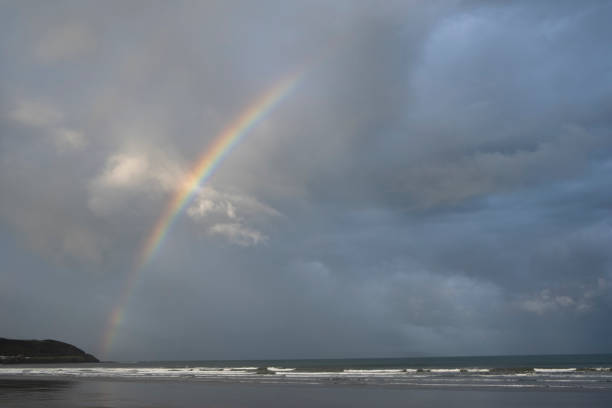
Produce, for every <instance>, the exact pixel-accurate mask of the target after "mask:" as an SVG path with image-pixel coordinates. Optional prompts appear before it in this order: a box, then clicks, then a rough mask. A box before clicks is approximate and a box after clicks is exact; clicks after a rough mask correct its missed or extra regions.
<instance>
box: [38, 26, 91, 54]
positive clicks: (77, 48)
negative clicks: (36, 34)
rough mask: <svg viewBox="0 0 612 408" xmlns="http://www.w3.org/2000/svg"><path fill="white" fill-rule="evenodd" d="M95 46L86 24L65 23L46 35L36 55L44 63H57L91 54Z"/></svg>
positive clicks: (40, 42)
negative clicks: (87, 53)
mask: <svg viewBox="0 0 612 408" xmlns="http://www.w3.org/2000/svg"><path fill="white" fill-rule="evenodd" d="M95 44H96V42H95V40H94V37H93V35H92V33H91V31H90V30H89V29H88V28H87V26H86V25H85V24H81V23H74V22H73V23H65V24H62V25H59V26H56V27H52V28H50V29H49V30H48V31H47V32H45V33H44V35H43V36H42V38H41V39H40V41H39V43H38V45H37V46H36V48H35V51H34V55H35V56H36V58H37V59H39V60H40V61H43V62H56V61H61V60H66V59H69V58H74V57H76V56H79V55H82V54H84V53H86V52H89V51H91V50H92V49H93V48H94V47H95Z"/></svg>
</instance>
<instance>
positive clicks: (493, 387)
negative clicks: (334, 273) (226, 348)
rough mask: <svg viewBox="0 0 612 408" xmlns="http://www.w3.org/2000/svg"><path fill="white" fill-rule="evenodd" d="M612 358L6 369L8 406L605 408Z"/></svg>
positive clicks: (2, 370)
mask: <svg viewBox="0 0 612 408" xmlns="http://www.w3.org/2000/svg"><path fill="white" fill-rule="evenodd" d="M611 404H612V355H610V354H600V355H595V354H594V355H561V356H559V355H557V356H555V355H534V356H488V357H486V356H485V357H423V358H378V359H375V358H371V359H315V360H212V361H211V360H209V361H166V362H164V361H152V362H132V363H129V362H123V363H120V362H105V363H85V364H83V363H80V364H78V363H72V364H14V365H12V364H5V365H2V366H0V406H2V407H5V406H6V407H24V408H34V407H68V408H70V407H98V408H99V407H135V408H139V407H160V408H161V407H177V408H188V407H286V406H291V407H447V406H451V405H452V406H455V407H476V408H478V407H518V406H520V407H608V406H610V405H611Z"/></svg>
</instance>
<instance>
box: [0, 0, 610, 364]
mask: <svg viewBox="0 0 612 408" xmlns="http://www.w3.org/2000/svg"><path fill="white" fill-rule="evenodd" d="M0 8H1V9H2V12H1V13H0V52H1V55H2V58H1V59H0V258H1V259H2V266H1V267H0V336H2V337H9V338H38V339H42V338H53V339H58V340H63V341H67V342H70V343H72V344H75V345H77V346H78V347H80V348H83V349H85V350H87V351H88V352H92V353H94V354H96V355H98V356H99V357H102V358H104V359H114V360H170V359H254V358H315V357H320V358H333V357H338V358H342V357H383V356H388V357H401V356H411V355H485V354H486V355H489V354H534V353H597V352H612V325H610V324H609V322H610V320H609V319H610V317H609V316H610V315H611V314H612V251H611V250H610V248H611V245H612V184H611V183H612V138H611V130H612V53H611V52H610V38H612V26H611V25H610V24H609V21H610V19H611V18H612V4H611V3H610V2H608V1H588V0H587V1H580V2H578V1H538V2H534V1H521V0H517V1H512V2H507V1H454V0H449V1H410V0H404V1H385V2H376V1H358V0H355V1H341V0H338V1H333V2H330V1H323V0H312V1H268V0H262V1H257V2H252V1H233V0H232V1H176V2H164V1H132V2H122V1H107V2H94V1H55V2H46V1H19V2H11V1H0ZM291 75H294V76H295V78H296V82H295V85H294V87H293V88H291V89H290V90H289V91H288V92H287V93H286V95H284V97H283V98H282V99H281V100H279V101H278V103H277V104H276V105H275V106H273V107H272V108H271V109H269V111H267V112H265V113H266V114H265V115H261V118H260V119H261V120H259V121H258V122H257V123H255V124H254V125H253V126H252V127H251V128H250V129H248V131H247V132H244V134H243V135H242V137H241V138H240V140H238V141H237V143H236V145H235V146H234V147H233V148H232V149H229V150H228V151H227V152H226V153H227V154H226V155H225V156H224V157H223V158H222V160H221V161H220V162H219V163H218V166H217V167H216V168H215V170H214V172H212V174H211V176H210V177H208V178H207V179H206V180H204V182H203V183H201V184H199V185H197V187H196V188H195V189H193V191H192V196H191V198H190V199H189V200H188V201H187V202H186V204H185V206H184V208H182V209H181V211H179V212H178V214H177V216H176V218H175V219H174V220H173V222H172V223H171V226H170V228H169V230H168V231H167V234H166V235H165V238H164V239H163V240H162V241H161V243H160V245H159V248H158V249H157V250H156V251H153V252H152V253H151V256H150V257H149V258H148V259H147V260H146V262H144V264H142V265H141V264H139V262H138V259H139V256H140V254H141V252H142V247H143V245H144V243H145V242H146V240H147V239H148V238H149V237H150V236H151V232H152V229H153V228H154V226H155V225H156V223H157V222H158V221H159V219H160V217H161V216H162V214H163V212H164V209H165V208H167V206H168V205H169V203H170V202H171V200H172V198H173V196H174V195H175V194H176V191H177V190H179V189H180V188H182V186H184V183H185V182H186V181H185V180H187V179H188V178H189V174H190V171H192V169H193V166H194V165H195V164H196V163H197V162H198V160H199V159H200V158H201V157H202V155H204V154H205V153H206V152H208V151H209V148H210V146H211V144H212V143H213V142H214V141H215V140H216V138H217V137H218V136H219V135H220V134H221V133H222V132H223V131H224V129H227V127H228V126H230V125H231V124H233V123H235V122H236V120H237V118H239V117H240V115H241V114H242V113H243V112H244V111H245V110H246V109H248V108H249V107H252V106H254V104H255V103H256V101H257V100H258V99H259V98H261V95H264V94H265V93H266V92H268V91H269V90H270V89H273V88H274V87H275V86H277V85H278V84H279V81H282V80H283V78H287V77H288V76H291ZM114 312H115V313H116V315H115V317H116V319H115V321H113V320H112V319H113V313H114Z"/></svg>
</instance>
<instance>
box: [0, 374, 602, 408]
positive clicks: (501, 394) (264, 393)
mask: <svg viewBox="0 0 612 408" xmlns="http://www.w3.org/2000/svg"><path fill="white" fill-rule="evenodd" d="M611 402H612V390H610V389H608V390H599V391H596V390H586V391H585V390H576V389H572V390H563V391H562V390H550V389H537V390H526V389H511V390H510V389H505V390H502V389H494V390H486V389H475V388H464V387H459V388H456V389H455V388H453V389H448V388H440V387H432V388H424V387H408V388H407V387H393V386H387V387H381V386H347V385H320V384H300V385H295V384H281V385H279V384H241V383H231V384H227V383H226V384H220V383H198V382H181V381H175V380H168V381H143V380H121V381H117V380H51V379H6V378H5V379H1V380H0V405H2V406H3V407H15V408H38V407H40V408H42V407H49V408H54V407H58V408H59V407H62V408H72V407H75V408H76V407H79V408H82V407H98V408H100V407H109V408H110V407H132V408H140V407H142V408H144V407H148V408H156V407H159V408H162V407H176V408H192V407H193V408H195V407H198V408H207V407H225V408H238V407H240V408H243V407H270V408H275V407H287V406H291V407H296V408H300V407H304V408H306V407H433V408H435V407H448V406H454V407H471V408H480V407H483V408H484V407H502V408H503V407H593V408H598V407H602V408H603V407H609V406H610V404H611Z"/></svg>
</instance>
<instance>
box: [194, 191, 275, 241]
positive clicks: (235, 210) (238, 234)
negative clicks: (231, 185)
mask: <svg viewBox="0 0 612 408" xmlns="http://www.w3.org/2000/svg"><path fill="white" fill-rule="evenodd" d="M187 214H188V215H189V216H190V217H191V218H192V219H193V220H195V221H196V222H198V224H200V225H202V226H203V227H204V228H205V229H206V231H207V232H208V233H209V234H211V235H219V236H222V237H225V238H226V239H227V240H229V241H230V242H232V243H234V244H237V245H241V246H252V245H258V244H261V243H264V242H266V241H267V240H268V237H267V236H266V235H264V234H263V233H261V232H260V231H258V230H256V229H254V228H252V227H248V226H246V224H247V223H253V222H255V223H257V222H258V221H259V222H260V223H261V222H263V225H265V222H266V220H267V219H269V218H270V217H278V216H280V213H279V212H278V211H276V210H274V209H273V208H270V207H268V206H266V205H265V204H262V203H260V202H259V201H257V200H256V199H254V198H252V197H250V196H248V195H245V194H237V193H228V192H222V191H219V190H216V189H215V188H213V187H210V186H207V187H204V188H202V189H200V190H199V191H198V193H197V194H196V196H195V198H194V200H193V203H192V204H191V205H190V206H189V207H188V208H187Z"/></svg>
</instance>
